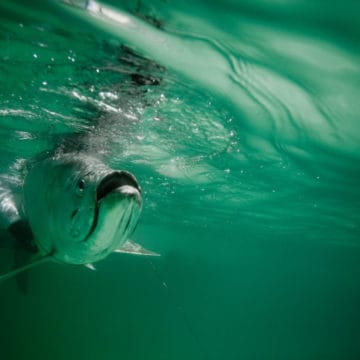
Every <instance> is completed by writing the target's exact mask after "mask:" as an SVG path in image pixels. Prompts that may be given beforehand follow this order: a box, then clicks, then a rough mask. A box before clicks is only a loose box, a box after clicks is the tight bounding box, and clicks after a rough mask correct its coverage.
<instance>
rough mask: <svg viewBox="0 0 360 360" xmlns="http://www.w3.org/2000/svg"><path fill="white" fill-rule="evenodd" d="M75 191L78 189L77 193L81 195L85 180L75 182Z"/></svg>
mask: <svg viewBox="0 0 360 360" xmlns="http://www.w3.org/2000/svg"><path fill="white" fill-rule="evenodd" d="M77 189H78V193H80V194H81V193H82V192H83V191H84V189H85V180H84V179H80V180H79V181H78V182H77Z"/></svg>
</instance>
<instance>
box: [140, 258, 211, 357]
mask: <svg viewBox="0 0 360 360" xmlns="http://www.w3.org/2000/svg"><path fill="white" fill-rule="evenodd" d="M145 259H146V261H147V262H148V264H149V266H150V267H151V270H152V271H153V273H154V275H155V277H156V278H157V280H158V281H159V282H160V283H161V286H162V287H163V288H164V289H165V292H166V294H167V297H168V299H169V301H170V303H171V302H172V303H173V305H174V307H175V309H176V310H177V311H178V312H179V314H180V315H181V318H182V320H183V322H184V324H185V327H186V328H187V330H188V332H189V334H190V337H191V338H192V340H193V342H194V343H195V344H196V346H197V347H198V348H199V351H200V352H201V353H202V358H203V359H204V360H209V359H210V356H209V355H208V354H207V352H206V350H205V348H204V346H203V344H202V343H201V341H200V339H199V336H198V335H197V333H196V331H195V330H194V328H193V326H192V325H191V322H190V320H189V317H188V316H187V313H186V311H185V308H184V307H183V306H182V305H181V304H179V303H178V302H177V301H176V300H175V299H174V297H173V296H171V293H170V289H169V286H168V284H167V282H166V281H165V280H164V279H163V278H162V276H161V275H160V273H159V270H158V269H157V268H156V266H155V265H154V263H153V262H152V261H151V259H150V258H149V257H148V256H146V257H145Z"/></svg>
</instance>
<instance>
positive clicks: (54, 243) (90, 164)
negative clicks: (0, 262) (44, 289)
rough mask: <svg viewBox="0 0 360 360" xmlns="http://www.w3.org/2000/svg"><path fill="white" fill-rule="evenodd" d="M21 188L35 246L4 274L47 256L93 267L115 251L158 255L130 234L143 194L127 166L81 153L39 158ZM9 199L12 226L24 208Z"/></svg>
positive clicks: (50, 258)
mask: <svg viewBox="0 0 360 360" xmlns="http://www.w3.org/2000/svg"><path fill="white" fill-rule="evenodd" d="M23 192H24V202H23V213H24V215H25V217H26V220H27V221H28V224H29V227H30V229H31V231H32V234H33V240H32V242H33V244H32V245H33V246H34V247H36V249H37V252H36V254H35V255H34V256H33V257H32V259H31V261H29V262H28V263H27V264H26V265H24V266H21V267H20V268H17V269H15V270H13V271H11V272H9V273H7V274H3V275H1V276H0V280H1V279H5V278H8V277H11V276H13V275H16V274H17V273H19V272H21V271H23V270H25V269H28V268H29V267H32V266H34V265H36V264H39V263H42V262H44V261H47V260H53V261H56V262H59V263H66V264H76V265H86V266H87V267H89V268H91V269H93V265H92V264H93V263H94V262H97V261H99V260H102V259H104V258H105V257H107V256H108V255H109V254H111V253H112V252H126V253H133V254H140V255H157V254H155V253H153V252H151V251H147V250H145V249H143V248H142V247H141V246H140V245H138V244H135V243H132V242H131V241H130V240H128V237H129V236H130V235H131V233H132V232H133V231H134V229H135V227H136V225H137V223H138V220H139V215H140V212H141V207H142V196H141V189H140V186H139V184H138V182H137V180H136V179H135V177H134V176H133V175H132V174H131V173H129V172H127V171H122V170H113V169H111V168H109V167H108V166H106V165H105V164H104V163H102V162H101V161H99V160H97V159H96V158H94V157H89V156H86V155H83V154H62V155H58V156H54V157H51V158H48V159H45V160H42V161H39V162H38V163H36V164H35V165H34V166H33V167H32V168H31V169H30V171H29V173H28V175H27V176H26V178H25V181H24V186H23ZM7 202H8V210H9V211H10V210H11V213H12V216H13V220H15V221H13V223H12V224H11V226H10V227H12V228H13V229H14V227H15V226H16V222H17V221H20V220H19V219H16V214H19V213H20V211H17V210H16V206H15V204H11V202H10V201H9V198H7ZM10 204H11V205H12V206H10ZM16 220H17V221H16Z"/></svg>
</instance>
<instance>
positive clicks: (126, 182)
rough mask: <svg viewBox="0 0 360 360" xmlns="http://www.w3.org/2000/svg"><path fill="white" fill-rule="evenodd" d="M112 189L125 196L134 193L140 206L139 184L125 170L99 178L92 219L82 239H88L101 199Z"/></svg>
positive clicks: (96, 220) (97, 214)
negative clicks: (88, 229)
mask: <svg viewBox="0 0 360 360" xmlns="http://www.w3.org/2000/svg"><path fill="white" fill-rule="evenodd" d="M114 191H120V192H121V193H122V194H124V195H125V196H130V197H131V196H133V195H135V194H136V195H135V199H136V200H137V202H138V204H139V205H140V206H141V196H140V194H141V190H140V187H139V184H138V183H137V181H136V179H135V177H134V176H133V175H131V174H130V173H128V172H126V171H114V172H112V173H111V174H109V175H107V176H105V177H104V179H102V180H101V182H100V184H99V186H98V188H97V190H96V202H95V213H94V220H93V224H92V226H91V229H90V231H89V234H88V235H87V236H86V238H85V239H84V241H87V240H88V239H89V237H90V236H91V234H92V233H93V232H94V230H95V229H96V227H97V225H98V219H99V208H100V203H101V200H102V199H104V198H105V197H106V196H107V195H109V194H111V193H113V192H114Z"/></svg>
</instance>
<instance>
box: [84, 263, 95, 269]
mask: <svg viewBox="0 0 360 360" xmlns="http://www.w3.org/2000/svg"><path fill="white" fill-rule="evenodd" d="M84 266H85V267H86V268H87V269H89V270H92V271H96V267H95V266H94V265H93V264H90V263H89V264H85V265H84Z"/></svg>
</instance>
